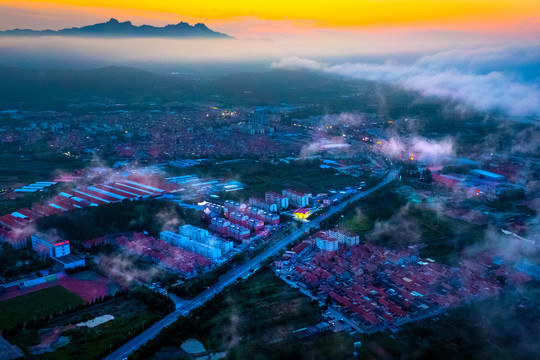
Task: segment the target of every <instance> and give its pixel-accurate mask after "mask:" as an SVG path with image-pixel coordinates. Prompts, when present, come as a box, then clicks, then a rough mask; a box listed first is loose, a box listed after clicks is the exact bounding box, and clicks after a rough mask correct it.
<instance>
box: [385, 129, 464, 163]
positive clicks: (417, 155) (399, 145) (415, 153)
mask: <svg viewBox="0 0 540 360" xmlns="http://www.w3.org/2000/svg"><path fill="white" fill-rule="evenodd" d="M381 147H382V151H383V152H384V153H386V154H387V155H388V156H390V157H393V158H396V159H399V158H400V157H401V158H402V157H407V158H408V157H413V158H414V159H415V160H419V161H423V162H430V163H441V162H443V161H444V160H447V159H450V158H452V157H454V156H455V150H454V140H453V139H452V138H444V139H442V140H430V139H426V138H423V137H419V136H413V137H410V138H405V137H399V136H394V137H391V138H390V139H389V140H383V141H382V143H381Z"/></svg>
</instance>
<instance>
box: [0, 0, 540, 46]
mask: <svg viewBox="0 0 540 360" xmlns="http://www.w3.org/2000/svg"><path fill="white" fill-rule="evenodd" d="M110 17H115V18H118V19H119V20H121V21H127V20H131V21H133V23H135V24H143V23H148V24H154V25H164V24H168V23H176V22H179V21H180V20H183V21H187V22H190V23H196V22H204V23H205V24H207V25H209V26H212V27H213V28H215V29H216V30H219V31H224V32H227V33H229V34H231V35H233V36H236V37H240V38H253V37H255V38H257V37H259V38H260V37H264V36H269V37H270V38H272V37H273V36H275V37H279V36H283V35H285V36H290V35H304V36H310V35H317V33H318V32H319V31H329V30H331V31H338V32H352V33H354V32H357V31H366V30H369V31H375V32H384V31H395V29H403V28H407V29H414V30H433V29H437V30H445V31H473V32H481V33H492V34H508V33H509V32H510V33H512V34H517V35H527V34H529V35H530V34H533V33H537V32H538V31H539V29H540V1H538V0H311V1H309V2H306V1H304V0H273V1H269V2H266V1H264V2H263V1H245V0H229V1H222V0H206V1H204V6H201V3H200V2H195V1H176V0H153V1H148V0H48V1H42V0H30V1H28V0H27V1H19V0H0V29H2V30H6V29H11V28H32V29H59V28H63V27H71V26H81V25H85V24H91V23H95V22H102V21H105V20H108V19H109V18H110Z"/></svg>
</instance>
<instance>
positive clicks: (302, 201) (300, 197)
mask: <svg viewBox="0 0 540 360" xmlns="http://www.w3.org/2000/svg"><path fill="white" fill-rule="evenodd" d="M281 195H283V196H286V197H288V198H289V203H290V204H292V205H294V206H298V207H306V206H308V204H309V195H308V194H303V193H300V192H298V191H295V190H292V189H285V190H283V191H282V192H281Z"/></svg>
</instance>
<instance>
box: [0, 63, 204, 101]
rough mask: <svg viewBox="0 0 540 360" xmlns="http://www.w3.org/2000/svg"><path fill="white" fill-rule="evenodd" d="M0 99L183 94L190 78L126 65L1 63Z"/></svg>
mask: <svg viewBox="0 0 540 360" xmlns="http://www.w3.org/2000/svg"><path fill="white" fill-rule="evenodd" d="M0 78H1V79H2V81H1V82H0V99H2V101H7V102H9V101H24V102H31V103H35V102H39V103H44V104H47V103H48V102H50V101H56V100H60V101H61V102H64V101H73V100H76V99H79V100H83V99H90V98H95V97H98V98H115V99H135V98H140V97H144V96H162V95H163V94H170V93H175V94H183V93H186V92H189V91H191V90H192V87H193V82H192V81H189V80H184V79H181V78H171V77H164V76H160V75H156V74H153V73H150V72H147V71H143V70H138V69H134V68H129V67H106V68H101V69H91V70H33V69H21V68H15V67H8V66H0Z"/></svg>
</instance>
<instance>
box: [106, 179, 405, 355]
mask: <svg viewBox="0 0 540 360" xmlns="http://www.w3.org/2000/svg"><path fill="white" fill-rule="evenodd" d="M398 174H399V169H392V170H391V171H390V172H389V173H388V174H387V175H386V177H385V178H384V180H383V181H381V182H380V183H379V184H377V185H376V186H374V187H372V188H370V189H368V190H366V191H360V192H357V193H356V194H354V195H353V196H352V197H351V198H349V199H347V200H346V201H343V202H341V203H339V204H337V205H332V206H331V207H330V209H329V210H328V211H327V212H325V213H324V214H321V215H319V216H318V217H316V218H315V219H313V220H311V221H308V222H306V223H304V225H302V226H301V227H299V228H298V229H296V230H295V231H293V232H292V233H290V234H289V235H286V236H284V237H283V238H282V239H281V240H279V241H277V242H276V243H274V244H273V245H272V246H270V247H269V248H268V249H266V250H265V251H263V252H262V253H261V254H259V255H257V256H256V257H254V258H253V259H251V260H249V261H247V262H246V263H244V264H243V265H240V266H238V267H236V268H233V269H232V270H230V271H229V272H228V273H226V274H224V275H222V276H221V277H220V279H219V281H218V282H217V283H215V284H214V285H212V286H210V287H209V288H208V289H206V290H205V291H203V292H202V293H200V294H199V295H197V296H195V297H194V298H193V299H191V300H189V301H186V302H184V303H182V304H181V305H179V306H178V307H177V308H176V310H174V311H173V312H171V313H170V314H168V315H166V316H165V317H164V318H162V319H161V320H159V321H157V322H156V323H154V324H153V325H152V326H150V327H149V328H148V329H146V330H144V331H143V332H142V333H140V334H139V335H137V336H135V337H134V338H133V339H131V340H129V341H128V342H127V343H125V344H124V345H122V346H121V347H119V348H118V349H116V350H115V351H114V352H112V353H111V354H109V355H108V356H106V357H105V358H104V360H123V359H126V358H127V357H128V356H129V355H130V354H131V353H132V352H134V351H135V350H137V349H138V348H140V347H141V346H143V345H144V344H146V343H147V342H148V341H149V340H151V339H153V338H155V337H156V336H157V335H158V334H159V333H160V331H161V330H162V329H163V328H165V327H167V326H169V325H171V324H172V323H174V322H175V321H176V320H177V319H178V318H179V317H180V316H186V315H188V314H189V313H190V312H191V311H193V310H194V309H196V308H198V307H199V306H201V305H203V304H204V303H205V302H207V301H208V300H210V299H212V298H213V297H214V296H216V294H218V293H220V292H221V291H223V289H225V288H226V287H227V286H229V285H231V284H233V283H234V282H235V281H236V280H237V279H238V278H240V277H247V276H249V275H250V274H251V271H253V270H255V269H258V268H259V267H260V266H261V264H262V263H263V262H264V261H266V260H267V259H269V258H271V257H272V256H274V255H276V254H278V253H279V252H281V251H283V250H285V249H286V248H287V247H288V246H289V245H291V244H292V243H294V242H295V241H296V240H298V239H300V238H301V237H302V236H303V235H305V234H306V233H307V232H308V231H310V230H312V229H318V228H319V225H320V223H321V221H323V220H324V219H326V218H327V217H329V216H331V215H333V214H335V213H338V212H340V211H342V210H343V209H344V208H345V207H346V206H347V205H349V204H351V203H353V202H355V201H358V200H360V199H361V198H363V197H365V196H367V195H369V194H371V193H373V192H375V191H377V190H379V189H381V188H382V187H384V186H385V185H387V184H389V183H390V182H392V181H393V180H394V179H396V177H397V176H398Z"/></svg>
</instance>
